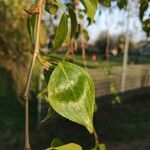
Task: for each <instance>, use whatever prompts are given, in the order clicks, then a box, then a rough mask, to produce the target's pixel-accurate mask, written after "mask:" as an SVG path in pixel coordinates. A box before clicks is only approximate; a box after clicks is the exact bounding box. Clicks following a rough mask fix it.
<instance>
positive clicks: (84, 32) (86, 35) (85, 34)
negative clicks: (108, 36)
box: [83, 29, 90, 41]
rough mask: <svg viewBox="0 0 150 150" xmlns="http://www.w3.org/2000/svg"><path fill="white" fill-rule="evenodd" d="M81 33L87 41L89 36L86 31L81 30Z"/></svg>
mask: <svg viewBox="0 0 150 150" xmlns="http://www.w3.org/2000/svg"><path fill="white" fill-rule="evenodd" d="M83 35H84V39H85V40H86V41H88V40H89V39H90V37H89V34H88V31H87V30H85V29H84V30H83Z"/></svg>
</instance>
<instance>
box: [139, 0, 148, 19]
mask: <svg viewBox="0 0 150 150" xmlns="http://www.w3.org/2000/svg"><path fill="white" fill-rule="evenodd" d="M148 1H149V0H140V19H141V21H142V20H143V17H144V13H145V11H146V10H147V8H148Z"/></svg>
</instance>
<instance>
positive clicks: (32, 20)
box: [27, 14, 37, 44]
mask: <svg viewBox="0 0 150 150" xmlns="http://www.w3.org/2000/svg"><path fill="white" fill-rule="evenodd" d="M36 20H37V15H36V14H33V15H29V16H28V19H27V28H28V32H29V35H30V39H31V42H32V44H34V43H35V28H36Z"/></svg>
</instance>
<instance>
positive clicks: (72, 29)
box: [68, 7, 78, 38]
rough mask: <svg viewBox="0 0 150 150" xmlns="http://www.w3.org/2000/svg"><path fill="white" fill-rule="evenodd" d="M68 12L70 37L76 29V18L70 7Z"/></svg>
mask: <svg viewBox="0 0 150 150" xmlns="http://www.w3.org/2000/svg"><path fill="white" fill-rule="evenodd" d="M68 12H69V17H70V19H71V33H70V37H71V38H72V37H73V36H74V34H75V33H76V30H77V26H78V24H77V18H76V14H75V12H74V11H73V9H72V8H71V7H68Z"/></svg>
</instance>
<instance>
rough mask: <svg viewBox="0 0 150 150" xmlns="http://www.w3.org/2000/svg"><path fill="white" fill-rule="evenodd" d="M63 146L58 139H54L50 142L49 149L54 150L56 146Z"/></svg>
mask: <svg viewBox="0 0 150 150" xmlns="http://www.w3.org/2000/svg"><path fill="white" fill-rule="evenodd" d="M62 145H63V142H62V141H61V140H60V139H58V138H55V139H54V140H53V141H52V142H51V148H54V147H58V146H62Z"/></svg>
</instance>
